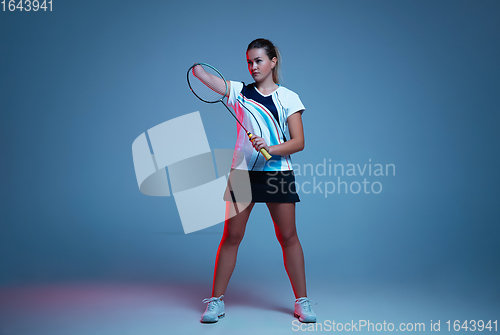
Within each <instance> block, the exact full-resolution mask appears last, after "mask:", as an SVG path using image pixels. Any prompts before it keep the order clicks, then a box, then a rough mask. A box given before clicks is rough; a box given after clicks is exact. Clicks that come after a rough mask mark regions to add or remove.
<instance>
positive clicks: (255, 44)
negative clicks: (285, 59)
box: [247, 38, 281, 84]
mask: <svg viewBox="0 0 500 335" xmlns="http://www.w3.org/2000/svg"><path fill="white" fill-rule="evenodd" d="M260 48H262V49H264V50H265V51H266V55H267V57H269V59H271V60H272V59H273V58H274V57H276V65H275V66H274V68H273V81H274V82H275V83H276V84H279V83H280V78H279V77H280V67H281V55H280V52H279V50H278V48H277V47H276V46H275V45H274V44H273V43H272V42H271V41H269V40H266V39H265V38H258V39H256V40H253V41H252V42H250V44H249V45H248V48H247V51H248V50H250V49H260Z"/></svg>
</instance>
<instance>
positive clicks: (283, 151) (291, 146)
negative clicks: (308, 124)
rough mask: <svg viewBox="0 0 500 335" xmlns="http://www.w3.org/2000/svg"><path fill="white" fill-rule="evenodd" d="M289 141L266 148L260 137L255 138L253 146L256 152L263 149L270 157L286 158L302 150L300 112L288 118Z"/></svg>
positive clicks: (302, 136)
mask: <svg viewBox="0 0 500 335" xmlns="http://www.w3.org/2000/svg"><path fill="white" fill-rule="evenodd" d="M288 129H289V131H290V140H288V141H286V142H285V143H281V144H278V145H272V146H267V144H266V141H265V140H264V139H263V138H262V137H258V136H255V138H256V139H255V141H253V146H254V148H255V149H256V150H260V149H261V148H264V149H266V150H267V152H269V154H270V155H271V156H272V155H278V156H286V155H291V154H293V153H296V152H298V151H302V150H304V146H305V141H304V128H303V126H302V112H296V113H293V114H292V115H290V116H289V117H288Z"/></svg>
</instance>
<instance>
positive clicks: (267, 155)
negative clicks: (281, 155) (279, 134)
mask: <svg viewBox="0 0 500 335" xmlns="http://www.w3.org/2000/svg"><path fill="white" fill-rule="evenodd" d="M247 135H248V138H249V139H250V141H251V142H253V139H252V136H253V134H252V133H251V132H247ZM259 151H260V153H261V154H262V155H263V156H264V158H265V159H266V161H268V160H270V159H271V157H272V156H271V155H270V154H269V153H268V152H267V151H266V149H264V148H262V149H260V150H259Z"/></svg>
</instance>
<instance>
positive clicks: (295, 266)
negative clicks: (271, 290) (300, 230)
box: [267, 202, 307, 298]
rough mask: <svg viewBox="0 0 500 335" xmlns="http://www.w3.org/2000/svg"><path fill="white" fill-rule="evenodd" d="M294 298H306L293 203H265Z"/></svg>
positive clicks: (301, 256) (301, 255)
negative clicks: (279, 245)
mask: <svg viewBox="0 0 500 335" xmlns="http://www.w3.org/2000/svg"><path fill="white" fill-rule="evenodd" d="M267 207H268V208H269V213H270V214H271V217H272V219H273V222H274V229H275V231H276V237H277V238H278V241H279V242H280V244H281V249H282V250H283V261H284V264H285V269H286V272H287V274H288V278H290V283H291V284H292V288H293V293H294V294H295V298H301V297H307V292H306V274H305V265H304V253H303V251H302V246H301V245H300V242H299V237H298V236H297V230H296V227H295V203H271V202H269V203H267Z"/></svg>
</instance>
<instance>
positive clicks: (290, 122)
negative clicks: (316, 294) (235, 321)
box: [194, 38, 316, 322]
mask: <svg viewBox="0 0 500 335" xmlns="http://www.w3.org/2000/svg"><path fill="white" fill-rule="evenodd" d="M246 56H247V63H248V70H249V71H250V74H251V75H252V77H253V79H254V81H255V82H254V83H252V84H250V85H244V83H241V82H235V81H228V82H227V86H228V90H227V93H226V97H227V98H228V105H232V106H233V107H234V109H235V110H236V114H237V117H238V119H239V120H240V122H242V123H243V125H244V126H245V128H246V129H248V130H249V131H250V132H251V133H252V134H254V136H253V137H252V138H251V140H252V141H249V139H248V136H247V134H246V132H245V131H244V130H243V129H238V139H237V142H236V147H235V150H234V155H233V162H232V166H231V173H230V175H229V182H228V187H227V189H226V192H225V194H224V200H226V220H225V226H224V233H223V236H222V240H221V242H220V245H219V250H218V252H217V259H216V263H215V273H214V282H213V287H212V297H211V298H207V299H204V300H203V302H206V303H208V305H207V308H206V310H205V312H204V313H203V315H202V317H201V322H217V321H218V320H219V318H222V317H224V316H225V311H224V301H223V300H222V298H223V297H224V295H223V294H224V292H225V290H226V287H227V285H228V283H229V279H230V277H231V275H232V273H233V270H234V267H235V264H236V257H237V253H238V247H239V244H240V242H241V240H242V238H243V235H244V233H245V227H246V223H247V221H248V217H249V215H250V212H251V211H252V208H253V206H254V205H255V203H256V202H265V203H266V205H267V207H268V209H269V212H270V214H271V217H272V220H273V222H274V225H275V230H276V236H277V238H278V240H279V242H280V244H281V247H282V250H283V259H284V263H285V269H286V271H287V274H288V277H289V278H290V282H291V284H292V287H293V291H294V294H295V298H296V299H295V310H294V316H295V317H298V318H299V320H300V321H301V322H316V315H315V313H314V312H313V311H312V309H311V306H310V301H309V299H308V298H307V292H306V278H305V269H304V255H303V252H302V247H301V245H300V242H299V239H298V237H297V233H296V228H295V203H296V202H299V201H300V199H299V196H298V194H297V193H296V191H295V176H294V174H293V168H292V163H291V160H290V155H291V154H293V153H295V152H298V151H301V150H303V149H304V132H303V127H302V118H301V115H302V112H303V111H304V106H303V105H302V102H301V101H300V99H299V97H298V95H297V94H295V93H294V92H292V91H290V90H288V89H286V88H285V87H283V86H281V85H280V84H279V66H280V54H279V51H278V49H277V48H276V47H275V46H274V45H273V43H272V42H271V41H269V40H266V39H262V38H259V39H256V40H254V41H252V42H251V43H250V44H249V45H248V48H247V53H246ZM194 74H195V76H197V77H198V78H199V79H200V80H202V81H203V82H205V84H207V85H208V86H210V87H212V89H214V87H220V86H221V85H220V83H217V82H216V81H217V80H219V81H221V82H222V79H220V78H215V77H213V76H211V75H209V74H207V73H206V72H205V71H204V70H203V69H202V68H201V67H195V68H194ZM222 83H223V82H222ZM218 84H219V85H218ZM223 86H224V87H225V85H223ZM238 127H239V128H241V126H239V125H238ZM287 127H288V129H289V133H290V139H288V140H287V138H286V136H285V132H286V129H287ZM256 134H259V136H256ZM262 148H264V149H265V150H266V151H267V152H268V153H269V154H270V155H271V156H272V158H271V159H269V160H267V161H266V159H265V158H264V157H263V155H262V154H261V153H260V149H262ZM245 176H246V180H249V181H250V185H251V198H248V197H245V196H242V194H243V195H244V193H245V192H238V190H236V189H235V188H236V187H237V186H236V185H240V184H241V183H239V182H238V180H240V181H244V180H245ZM243 184H244V183H243Z"/></svg>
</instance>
